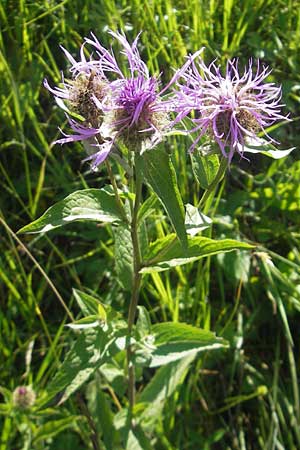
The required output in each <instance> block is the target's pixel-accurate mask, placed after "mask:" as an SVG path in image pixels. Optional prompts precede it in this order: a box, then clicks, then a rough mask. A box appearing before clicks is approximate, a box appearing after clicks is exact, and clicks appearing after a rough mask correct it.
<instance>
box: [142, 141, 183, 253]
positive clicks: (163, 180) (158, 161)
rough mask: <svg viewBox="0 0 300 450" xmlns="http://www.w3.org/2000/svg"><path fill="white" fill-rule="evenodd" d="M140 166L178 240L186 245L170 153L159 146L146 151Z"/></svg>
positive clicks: (179, 196) (180, 199) (181, 208)
mask: <svg viewBox="0 0 300 450" xmlns="http://www.w3.org/2000/svg"><path fill="white" fill-rule="evenodd" d="M141 167H142V172H143V174H144V177H145V179H146V181H147V183H148V184H149V185H150V186H151V188H152V189H153V191H154V192H155V194H156V195H157V197H158V198H159V200H160V201H161V203H162V205H163V206H164V208H165V210H166V212H167V214H168V216H169V218H170V220H171V223H172V225H173V227H174V229H175V231H176V234H177V236H178V238H179V240H180V241H181V243H182V245H183V246H186V244H187V236H186V231H185V226H184V206H183V202H182V198H181V195H180V192H179V189H178V185H177V180H176V173H175V169H174V166H173V164H172V161H171V157H170V155H168V154H167V153H166V151H165V150H164V149H163V148H160V147H157V148H156V149H155V150H149V151H146V152H144V153H143V155H142V156H141Z"/></svg>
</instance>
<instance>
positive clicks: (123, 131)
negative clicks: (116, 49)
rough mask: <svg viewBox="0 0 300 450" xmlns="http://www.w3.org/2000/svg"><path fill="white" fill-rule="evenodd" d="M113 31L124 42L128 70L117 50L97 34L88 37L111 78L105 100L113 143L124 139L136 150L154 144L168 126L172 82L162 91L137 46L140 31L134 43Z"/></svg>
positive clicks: (123, 52) (101, 67)
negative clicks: (167, 94) (166, 94)
mask: <svg viewBox="0 0 300 450" xmlns="http://www.w3.org/2000/svg"><path fill="white" fill-rule="evenodd" d="M110 35H111V36H113V37H114V38H115V39H116V40H117V41H118V43H119V44H121V47H122V51H121V54H123V55H124V56H125V57H126V60H127V66H128V70H127V72H125V71H123V70H122V69H121V68H120V67H119V65H118V62H117V60H116V58H115V56H114V53H113V51H112V50H111V51H108V50H106V49H105V48H104V47H103V46H102V45H101V44H100V42H99V41H98V40H97V38H96V37H95V36H94V35H92V37H93V39H86V43H87V44H90V45H92V46H93V47H94V48H95V50H96V54H97V56H98V58H99V59H98V61H99V66H100V70H101V72H102V74H103V76H105V77H106V79H107V80H109V82H110V83H109V89H110V95H109V96H108V97H107V99H106V100H107V101H106V104H105V111H106V114H107V120H106V125H107V127H108V128H109V129H110V134H111V135H112V136H113V143H114V142H118V141H122V142H123V143H124V144H125V145H126V146H127V147H128V148H129V150H136V151H141V150H144V149H146V148H152V147H153V146H154V145H156V144H157V143H158V142H159V141H160V140H161V139H162V137H163V134H164V132H165V130H166V129H167V128H168V126H169V123H170V121H169V116H168V113H169V112H170V111H171V110H172V109H174V105H175V104H174V102H173V101H172V100H171V99H169V98H167V97H163V96H162V93H163V92H164V91H165V90H166V88H167V87H168V86H166V87H165V88H164V89H163V90H162V91H160V92H159V81H158V79H157V78H155V77H153V76H150V75H149V71H148V68H147V66H146V64H145V63H144V61H143V60H142V59H141V57H140V54H139V51H138V48H137V43H138V39H139V35H138V36H137V37H136V39H135V40H134V42H133V43H132V44H131V45H130V44H129V43H128V41H127V40H126V37H125V35H124V34H121V33H114V32H112V31H110ZM88 64H89V63H88Z"/></svg>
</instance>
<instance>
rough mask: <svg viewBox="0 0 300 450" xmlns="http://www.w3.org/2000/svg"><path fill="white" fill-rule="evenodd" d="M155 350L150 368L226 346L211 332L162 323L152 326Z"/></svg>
mask: <svg viewBox="0 0 300 450" xmlns="http://www.w3.org/2000/svg"><path fill="white" fill-rule="evenodd" d="M152 333H153V334H154V336H155V345H156V349H155V350H154V351H153V352H152V355H151V357H152V359H151V363H150V367H157V366H162V365H165V364H168V363H169V362H172V361H176V360H179V359H182V358H184V357H186V356H193V355H196V354H197V353H198V352H200V351H204V350H215V349H218V348H222V347H225V346H227V342H226V341H225V340H224V339H222V338H217V337H216V335H215V334H214V333H212V332H211V331H207V330H203V329H200V328H197V327H193V326H192V325H188V324H185V323H174V322H164V323H159V324H156V325H153V326H152Z"/></svg>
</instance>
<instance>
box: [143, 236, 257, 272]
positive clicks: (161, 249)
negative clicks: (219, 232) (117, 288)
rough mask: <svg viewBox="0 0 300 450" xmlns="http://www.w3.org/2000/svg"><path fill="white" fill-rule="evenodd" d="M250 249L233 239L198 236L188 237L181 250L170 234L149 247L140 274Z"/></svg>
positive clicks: (250, 246)
mask: <svg viewBox="0 0 300 450" xmlns="http://www.w3.org/2000/svg"><path fill="white" fill-rule="evenodd" d="M251 248H254V247H253V246H252V245H250V244H246V243H244V242H239V241H236V240H233V239H222V240H214V239H210V238H206V237H202V236H199V237H189V238H188V247H187V248H186V249H183V248H182V246H181V245H180V243H179V242H178V240H177V239H176V236H175V234H171V235H169V236H167V237H165V238H162V239H158V240H157V241H155V242H153V244H151V245H150V250H149V254H148V257H147V258H146V259H145V261H144V267H143V268H142V269H141V273H151V272H161V271H163V270H168V269H171V268H172V267H176V266H182V265H183V264H188V263H191V262H194V261H197V260H198V259H200V258H204V257H205V256H211V255H216V254H217V253H223V252H231V251H232V250H237V249H251Z"/></svg>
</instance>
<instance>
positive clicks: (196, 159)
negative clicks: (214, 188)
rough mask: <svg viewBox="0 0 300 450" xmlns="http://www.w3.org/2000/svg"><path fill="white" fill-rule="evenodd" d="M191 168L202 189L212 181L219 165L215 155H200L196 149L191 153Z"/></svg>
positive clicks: (206, 187)
mask: <svg viewBox="0 0 300 450" xmlns="http://www.w3.org/2000/svg"><path fill="white" fill-rule="evenodd" d="M191 159H192V168H193V172H194V175H195V177H196V180H197V181H198V183H199V185H200V186H201V187H202V189H208V188H209V186H210V185H211V183H212V182H213V181H214V179H215V176H216V175H217V173H218V169H219V166H220V163H219V158H218V156H217V155H207V156H202V155H201V153H200V152H199V151H198V150H195V151H194V152H193V153H191Z"/></svg>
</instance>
